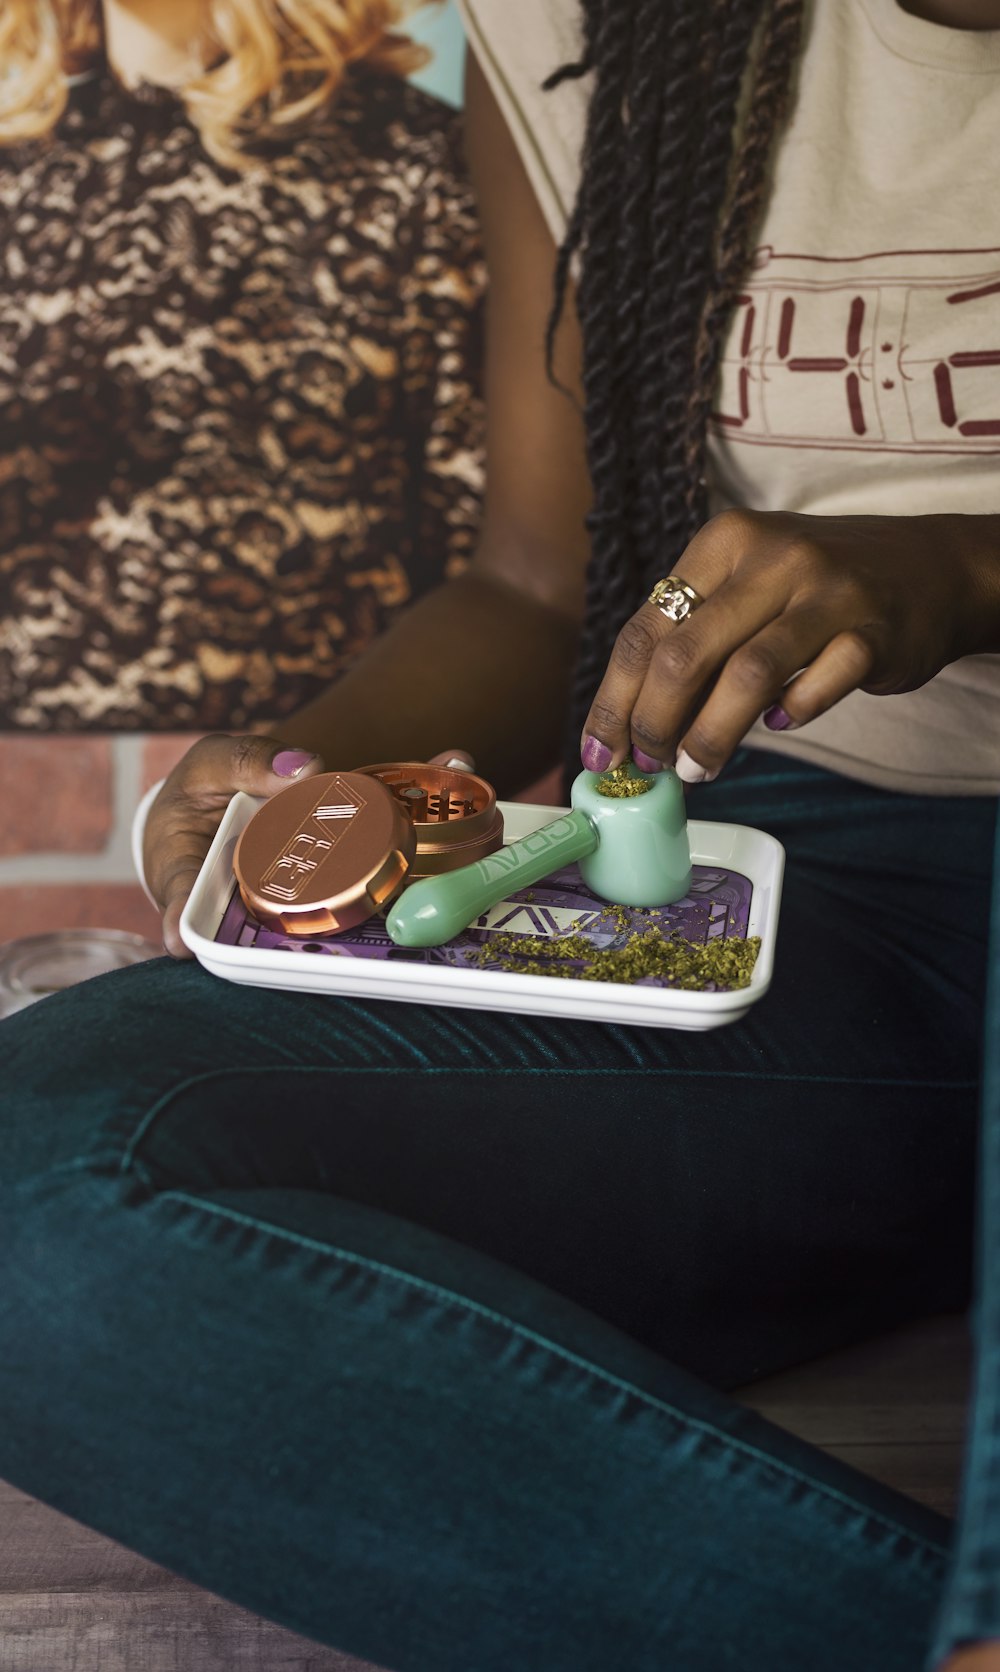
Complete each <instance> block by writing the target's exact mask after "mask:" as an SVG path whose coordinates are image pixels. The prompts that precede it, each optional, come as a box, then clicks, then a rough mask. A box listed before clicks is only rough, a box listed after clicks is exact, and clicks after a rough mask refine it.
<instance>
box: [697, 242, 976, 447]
mask: <svg viewBox="0 0 1000 1672" xmlns="http://www.w3.org/2000/svg"><path fill="white" fill-rule="evenodd" d="M713 424H714V426H715V428H716V430H717V432H719V433H720V434H723V435H724V436H725V438H726V440H727V441H732V442H749V443H751V444H755V445H757V446H786V447H823V448H851V449H863V450H865V451H873V452H893V453H898V452H902V453H1000V250H995V249H994V250H932V251H928V250H902V251H900V250H893V251H888V252H885V253H882V254H876V255H866V256H858V257H852V258H845V259H840V258H830V257H824V256H802V255H779V254H777V253H776V252H775V251H774V250H773V249H771V248H770V247H768V246H765V247H764V248H762V249H760V250H758V252H757V258H756V263H755V266H754V270H753V273H752V275H751V278H750V280H749V282H748V283H747V285H746V288H745V290H744V291H743V293H742V294H741V295H740V296H739V297H738V299H737V305H736V313H735V318H734V321H733V324H732V327H731V330H730V333H729V338H728V341H727V344H726V349H725V353H724V356H723V362H722V370H721V378H720V394H719V403H718V410H717V411H716V412H714V413H713Z"/></svg>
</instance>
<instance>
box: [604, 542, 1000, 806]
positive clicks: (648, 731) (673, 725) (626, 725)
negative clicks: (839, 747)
mask: <svg viewBox="0 0 1000 1672" xmlns="http://www.w3.org/2000/svg"><path fill="white" fill-rule="evenodd" d="M674 572H675V573H676V574H678V575H680V576H681V577H682V578H683V579H684V580H685V581H687V582H688V583H689V584H690V585H691V586H693V587H694V588H695V589H696V590H697V591H698V592H699V593H700V594H701V596H702V597H703V598H704V599H705V602H704V603H703V604H702V605H700V606H699V607H698V608H697V609H696V610H694V611H693V612H692V614H691V615H689V616H688V617H687V619H686V620H684V621H682V622H680V623H674V622H671V621H669V620H668V619H667V618H666V617H665V616H664V615H663V614H662V612H661V611H660V610H659V609H658V608H657V607H656V605H654V604H648V603H647V604H643V606H642V608H641V609H639V610H638V611H637V612H636V614H635V615H633V616H632V617H631V618H630V619H629V620H628V621H627V622H626V623H625V626H624V627H623V628H622V630H621V632H620V633H619V635H618V638H617V641H616V643H615V648H614V652H613V654H612V657H611V661H610V663H609V665H608V670H607V673H606V674H605V676H604V679H603V681H602V683H601V687H600V690H599V691H598V693H597V696H596V697H595V699H594V702H593V705H592V707H591V710H590V714H589V715H588V717H587V723H586V725H585V727H584V736H583V749H582V754H583V763H584V765H585V766H588V767H590V768H591V770H593V771H604V770H605V768H606V767H607V766H616V765H618V763H619V762H620V761H622V760H624V759H625V757H626V755H628V753H629V751H630V749H631V751H632V753H633V756H634V758H635V760H636V762H637V764H638V765H639V766H640V767H643V768H645V769H646V770H651V769H652V768H653V767H654V766H657V765H659V764H661V763H666V764H668V765H670V764H673V762H674V760H675V758H676V762H677V770H678V772H679V773H680V775H681V777H682V778H685V779H686V780H687V782H688V783H697V782H700V781H701V780H702V779H703V778H714V777H715V776H716V775H717V773H718V772H719V770H720V769H721V768H722V767H723V766H724V765H725V763H726V761H727V760H728V759H729V756H730V755H731V754H732V752H733V750H734V749H735V748H736V747H737V745H738V744H739V742H740V740H741V739H742V738H743V736H744V735H745V733H746V732H747V731H748V730H749V728H750V727H751V726H752V725H753V723H754V721H755V720H757V719H758V718H759V716H760V715H761V714H762V713H766V715H767V723H768V725H770V726H771V728H772V729H773V730H775V731H783V730H786V729H788V727H790V726H801V725H804V724H805V723H806V722H807V721H808V720H814V719H815V718H816V717H817V715H819V714H823V713H825V712H826V710H827V709H828V708H832V707H833V705H834V703H836V702H839V701H840V699H841V698H842V697H845V696H847V694H848V692H850V691H853V690H855V689H857V688H859V687H860V689H862V690H864V691H869V692H872V693H873V694H875V695H877V696H888V695H890V694H892V693H893V692H898V691H912V690H914V689H915V688H916V687H917V686H918V685H923V684H925V683H926V681H927V680H929V679H933V677H934V675H935V674H936V673H939V672H940V670H941V669H942V668H943V667H945V666H946V664H947V663H949V662H953V661H955V660H956V659H957V658H958V657H960V656H966V655H970V654H972V653H974V652H977V651H993V650H1000V517H963V516H935V517H808V516H800V515H796V514H792V513H785V512H759V511H723V512H721V513H720V514H719V515H718V516H716V517H713V518H712V519H711V521H710V522H708V523H706V524H705V526H704V528H702V529H701V530H700V531H699V533H698V534H697V535H696V536H695V538H694V539H693V540H692V541H691V544H690V545H689V546H688V548H687V550H686V552H685V553H684V555H683V557H682V558H681V559H680V561H679V563H678V565H677V568H676V570H675V571H674Z"/></svg>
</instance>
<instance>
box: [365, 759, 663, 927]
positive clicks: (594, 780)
mask: <svg viewBox="0 0 1000 1672" xmlns="http://www.w3.org/2000/svg"><path fill="white" fill-rule="evenodd" d="M599 783H600V777H599V775H598V774H597V773H596V772H581V774H580V776H579V778H577V780H576V782H575V783H574V785H573V790H572V796H571V799H572V803H573V811H572V812H570V813H564V814H563V815H562V817H561V818H558V819H554V820H553V822H552V823H551V824H546V825H543V826H542V828H541V829H540V830H536V831H533V832H532V834H531V835H530V836H525V837H524V839H523V840H522V841H520V842H512V843H511V844H510V846H509V847H506V848H501V849H500V850H499V852H498V853H494V854H491V855H490V856H489V857H488V858H487V859H481V860H479V861H478V863H477V864H475V865H467V866H465V867H464V868H463V869H462V870H460V871H451V872H449V873H447V874H446V875H444V876H440V877H427V878H426V879H424V881H422V882H416V883H412V884H411V885H410V887H409V888H407V889H404V891H403V893H402V894H401V895H400V897H399V899H398V900H397V901H396V902H395V904H394V905H393V906H392V908H391V909H390V911H389V914H388V916H387V918H386V928H387V929H388V931H389V934H390V936H391V937H392V939H393V940H394V941H395V942H396V944H397V946H412V947H418V946H443V945H444V943H445V941H449V940H451V939H453V937H454V936H455V935H458V934H461V932H462V930H463V929H467V928H468V926H469V924H470V923H474V922H475V921H476V919H477V917H481V916H482V914H483V912H485V911H488V910H489V908H490V907H491V906H495V905H496V904H497V903H498V901H500V900H505V899H506V898H507V897H508V896H509V895H511V894H513V893H514V892H516V890H517V889H519V888H530V886H531V884H532V883H535V882H540V881H541V880H542V878H543V877H547V876H549V875H550V874H551V873H552V872H553V871H558V870H559V869H560V867H561V866H564V865H572V864H573V863H574V861H579V863H580V870H581V872H582V874H583V879H584V881H585V882H586V883H587V886H588V887H589V888H591V889H593V891H594V893H595V894H599V895H600V896H601V897H602V898H603V899H605V900H615V901H617V902H618V903H619V904H621V905H626V906H664V905H669V904H671V903H672V902H673V901H674V900H680V899H682V898H683V896H684V895H685V894H686V893H687V890H688V886H689V884H690V881H691V854H690V849H689V847H688V838H687V824H686V820H685V813H684V792H683V789H682V787H681V783H680V779H679V778H678V777H677V774H676V773H675V772H671V771H664V772H661V773H657V774H656V776H655V777H654V778H650V779H649V780H648V783H649V789H648V791H647V792H646V793H644V794H642V795H636V796H631V797H628V798H627V799H621V800H619V799H612V798H610V797H608V796H605V795H601V794H600V792H599V791H598V789H597V785H598V784H599Z"/></svg>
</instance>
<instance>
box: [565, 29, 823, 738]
mask: <svg viewBox="0 0 1000 1672" xmlns="http://www.w3.org/2000/svg"><path fill="white" fill-rule="evenodd" d="M581 3H582V6H583V26H584V27H583V52H582V55H581V58H580V60H579V62H578V63H576V64H570V65H566V66H564V67H563V68H562V69H561V70H557V71H556V73H555V75H553V76H551V77H550V78H549V80H548V81H547V82H546V84H545V85H546V87H547V88H550V89H551V88H553V87H556V86H558V85H559V84H560V83H561V82H562V81H564V80H567V79H569V78H575V77H579V76H582V75H586V74H588V73H591V72H593V75H594V89H593V94H592V97H591V100H590V106H589V113H588V119H587V130H586V139H585V142H584V152H583V168H582V176H581V182H580V188H579V192H578V194H577V200H576V203H575V205H574V209H573V212H572V215H571V217H570V222H569V226H568V228H567V232H566V236H565V238H564V240H563V243H562V246H561V248H560V250H559V254H558V259H557V263H556V287H555V300H554V304H553V309H552V314H551V318H550V320H549V334H548V353H549V364H550V369H551V365H552V351H553V345H554V341H555V335H556V331H557V328H558V324H559V320H560V317H561V315H562V310H563V306H564V303H565V298H566V290H567V286H568V283H569V279H570V274H571V271H572V267H573V262H574V258H576V257H579V258H580V261H581V273H580V284H579V298H578V311H579V316H580V325H581V329H582V333H583V386H584V400H585V412H586V424H587V447H588V458H589V464H590V474H591V480H592V484H593V494H594V504H593V510H592V512H591V515H590V519H589V530H590V536H591V547H592V555H591V562H590V570H589V576H588V585H587V602H586V610H585V615H584V624H583V634H582V639H581V646H580V655H579V661H578V664H577V672H576V680H575V685H574V691H573V699H572V705H571V715H570V719H571V725H572V728H573V735H572V740H571V742H570V744H569V748H570V752H571V756H572V758H573V759H577V739H578V736H579V730H580V726H581V725H582V724H583V720H584V718H585V716H586V714H587V710H588V708H589V706H590V704H591V702H592V701H593V696H594V692H595V690H596V688H597V686H598V684H599V683H600V680H601V676H602V674H603V672H604V669H605V666H606V665H607V661H608V658H609V656H610V654H611V650H612V647H613V645H614V641H615V637H616V635H617V633H618V631H619V629H620V628H621V627H622V625H623V624H624V622H625V621H626V620H627V618H628V617H629V616H630V615H631V614H632V613H633V612H634V611H635V610H636V609H637V608H638V607H639V604H640V603H641V601H642V599H643V598H644V597H645V596H646V595H647V594H648V593H649V591H650V589H651V587H652V586H653V584H654V582H655V581H656V580H658V579H659V578H660V577H661V576H663V575H666V574H669V573H670V571H671V569H672V568H673V566H674V564H675V562H676V560H677V559H678V558H679V557H680V555H681V553H682V552H683V550H684V548H685V546H686V545H687V543H688V541H689V540H690V539H691V537H692V535H693V534H694V533H695V532H696V530H697V529H698V528H699V527H700V525H701V524H702V523H703V522H704V520H705V517H706V515H707V494H706V486H705V446H706V433H707V429H708V421H709V417H710V414H711V409H712V400H713V395H714V391H715V383H716V374H717V371H718V365H719V356H720V352H721V347H722V342H723V338H724V333H725V327H726V325H727V322H728V319H729V316H730V312H731V309H732V306H733V303H734V301H735V300H736V297H737V295H738V293H739V289H740V286H741V284H742V283H743V281H744V279H745V277H746V273H747V270H748V268H749V266H750V263H751V260H752V254H753V245H752V240H753V235H754V232H755V230H756V227H757V223H758V220H759V215H760V210H761V206H762V201H763V197H764V192H765V188H766V181H767V165H768V159H769V157H770V153H771V149H772V145H773V141H774V138H775V135H776V133H777V131H778V129H779V127H780V125H781V123H782V120H783V118H784V114H785V110H786V108H787V103H788V98H789V90H790V86H791V81H792V74H793V70H794V67H795V62H796V58H797V55H798V48H799V38H800V34H801V27H802V13H803V3H804V0H581ZM737 126H739V127H740V128H741V139H740V144H739V146H738V148H736V147H734V134H735V132H736V129H737Z"/></svg>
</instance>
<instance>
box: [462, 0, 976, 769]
mask: <svg viewBox="0 0 1000 1672" xmlns="http://www.w3.org/2000/svg"><path fill="white" fill-rule="evenodd" d="M460 4H461V8H462V11H463V15H464V17H465V22H466V27H467V29H468V33H469V39H470V43H471V46H472V49H473V51H474V52H475V53H476V56H477V58H478V60H479V62H480V64H481V65H482V68H483V70H484V72H485V73H486V75H487V77H488V79H489V81H490V83H491V85H492V87H493V90H494V93H495V95H496V98H497V100H498V102H499V104H500V107H501V109H502V110H503V112H504V115H505V117H506V120H507V122H508V124H509V126H510V129H511V132H512V134H513V136H514V139H515V141H516V143H517V146H518V149H519V151H520V154H521V156H522V158H523V161H524V164H525V168H526V170H527V173H528V176H529V178H530V180H531V182H532V185H533V187H534V190H535V192H536V193H537V196H538V200H539V203H540V204H541V207H542V210H543V212H544V214H545V217H546V220H547V221H548V224H549V226H550V228H551V230H552V233H553V236H554V237H555V238H556V239H557V240H560V239H561V238H562V236H563V233H564V231H565V228H566V223H567V218H568V216H569V212H570V210H571V208H572V205H573V202H574V199H575V195H576V189H577V185H578V181H579V174H580V157H581V153H582V145H583V135H584V128H585V123H586V114H587V101H588V98H589V93H590V83H589V81H588V80H583V81H569V82H565V83H563V85H562V86H561V87H559V88H557V89H556V90H555V91H553V92H551V93H544V92H543V91H542V87H541V84H542V81H543V80H544V78H545V77H546V76H547V75H548V74H549V73H550V72H551V70H553V69H554V68H556V66H557V65H559V64H563V63H567V62H570V61H573V60H575V59H576V58H577V57H578V56H579V51H580V7H579V0H544V3H543V4H539V3H538V0H460ZM998 136H1000V31H990V32H985V33H984V32H981V31H961V30H956V29H946V28H943V27H941V26H940V25H937V24H932V23H927V22H926V21H924V20H923V19H920V18H916V17H912V16H911V15H910V14H909V13H907V12H904V11H903V10H902V9H901V7H900V6H899V5H898V4H897V0H811V3H807V16H806V25H805V34H804V40H803V51H802V56H801V59H800V63H799V66H798V76H797V84H796V95H795V98H794V101H793V107H792V111H791V117H790V121H789V124H788V126H787V128H786V130H785V133H784V135H783V137H782V140H781V144H780V146H779V148H778V151H777V156H776V158H775V159H774V164H773V178H772V182H771V188H770V193H769V198H768V203H767V207H766V211H765V215H764V220H763V224H762V227H761V230H760V246H759V248H758V250H757V254H756V259H755V263H754V267H753V271H752V273H751V275H750V277H749V279H748V281H747V284H746V286H745V288H744V291H743V293H742V294H741V296H740V299H739V302H738V304H737V307H736V310H735V314H734V318H733V322H732V326H731V329H730V331H729V335H728V340H727V343H726V347H725V351H724V355H723V364H722V369H721V375H720V380H719V389H718V396H717V401H716V408H715V413H714V415H713V418H712V422H711V428H710V434H709V466H708V468H709V487H710V492H711V500H712V508H713V510H718V509H720V508H721V507H723V506H726V505H741V506H746V507H749V508H753V509H757V510H786V511H798V512H802V513H806V514H809V515H813V516H835V515H846V514H853V515H872V516H920V515H925V514H929V513H942V512H965V513H977V514H984V513H988V514H994V515H1000V192H998V191H997V188H996V157H997V149H998ZM748 741H749V742H751V743H752V744H755V745H757V746H759V747H762V748H766V749H771V750H775V751H777V752H778V753H781V754H787V755H796V756H800V757H803V758H805V759H808V760H812V761H815V762H817V763H819V764H820V765H823V766H826V767H830V768H832V769H834V770H836V771H839V772H843V773H846V774H847V775H848V776H850V777H854V778H859V779H861V780H863V781H865V782H867V783H872V784H881V785H884V786H885V787H887V788H892V789H899V790H907V791H918V792H929V793H932V794H940V795H944V794H952V795H977V794H978V795H986V794H989V795H996V794H1000V656H971V657H966V658H965V659H963V660H962V661H960V662H955V663H952V664H951V666H949V667H947V668H945V669H944V670H943V671H942V672H941V673H940V674H939V675H938V677H937V678H936V679H934V680H932V681H931V682H930V683H929V684H928V685H925V686H923V687H922V688H921V689H920V690H919V691H913V692H907V693H906V694H904V695H902V696H895V697H873V696H868V695H866V694H865V693H864V692H861V691H857V692H853V693H852V694H851V695H850V696H849V697H847V698H846V699H845V700H844V701H843V702H840V703H838V704H837V705H836V707H835V708H834V709H832V710H831V711H830V713H828V714H826V715H823V716H821V718H820V719H818V720H814V721H813V722H812V723H811V724H810V725H808V726H805V727H803V728H802V729H801V730H800V731H795V732H791V733H783V734H776V733H772V732H769V731H768V730H767V729H766V727H764V726H763V725H762V724H761V723H760V722H758V724H757V725H756V726H755V727H754V728H753V729H752V731H751V732H750V734H749V737H748Z"/></svg>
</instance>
